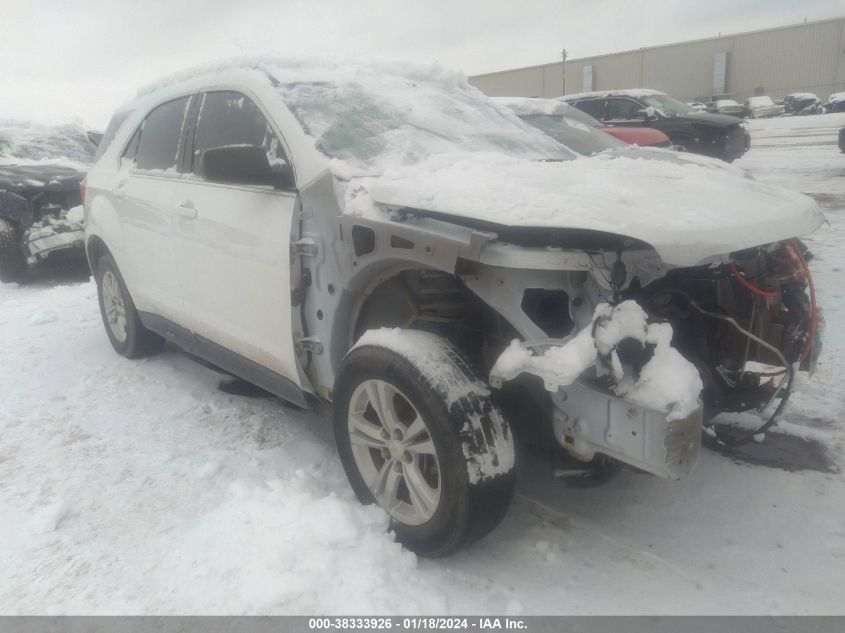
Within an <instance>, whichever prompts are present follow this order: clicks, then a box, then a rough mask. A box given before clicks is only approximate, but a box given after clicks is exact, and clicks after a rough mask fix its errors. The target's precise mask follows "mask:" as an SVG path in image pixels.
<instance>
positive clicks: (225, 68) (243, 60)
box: [138, 55, 469, 97]
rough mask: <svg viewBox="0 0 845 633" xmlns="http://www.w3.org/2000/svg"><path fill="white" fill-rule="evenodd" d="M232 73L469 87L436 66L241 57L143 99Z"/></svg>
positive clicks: (179, 76)
mask: <svg viewBox="0 0 845 633" xmlns="http://www.w3.org/2000/svg"><path fill="white" fill-rule="evenodd" d="M232 71H247V72H250V71H251V72H257V73H259V74H261V75H263V76H264V77H265V78H266V79H268V80H269V81H273V82H280V83H293V82H297V81H299V82H308V83H312V82H320V81H325V82H341V83H347V82H349V81H352V80H354V79H356V78H357V79H362V80H363V79H366V78H367V77H374V76H378V75H393V76H401V77H404V78H406V79H408V80H412V81H413V80H415V79H416V80H427V81H431V80H435V81H439V82H442V83H445V84H465V85H467V86H468V85H469V82H468V81H467V79H466V76H465V75H463V74H461V73H459V72H456V71H453V70H449V69H446V68H444V67H442V66H440V65H437V64H414V63H411V62H405V61H399V60H379V59H360V60H358V59H349V58H344V59H341V58H335V57H283V56H274V55H261V56H253V55H250V56H241V57H233V58H229V59H225V60H220V61H216V62H211V63H208V64H202V65H200V66H195V67H193V68H187V69H185V70H181V71H179V72H176V73H173V74H172V75H168V76H166V77H163V78H161V79H158V80H156V81H154V82H151V83H149V84H147V85H145V86H143V87H142V88H141V89H140V90H139V91H138V96H139V97H142V96H145V95H148V94H151V93H153V92H156V91H158V90H161V89H163V88H167V87H170V86H174V85H177V84H180V83H187V82H189V81H192V80H196V79H202V78H205V77H209V78H211V77H214V76H215V75H219V74H222V73H227V72H232Z"/></svg>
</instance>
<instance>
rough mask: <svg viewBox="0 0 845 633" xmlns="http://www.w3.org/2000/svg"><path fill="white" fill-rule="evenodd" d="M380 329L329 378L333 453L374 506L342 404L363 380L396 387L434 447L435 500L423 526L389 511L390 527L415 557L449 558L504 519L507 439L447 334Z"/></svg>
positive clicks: (509, 479) (510, 467) (510, 458)
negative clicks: (332, 384)
mask: <svg viewBox="0 0 845 633" xmlns="http://www.w3.org/2000/svg"><path fill="white" fill-rule="evenodd" d="M383 332H386V331H385V330H381V331H379V330H377V331H374V332H371V333H367V334H365V335H364V337H362V341H363V344H359V345H358V346H357V347H355V348H354V349H353V350H352V351H351V352H350V353H349V354H348V355H347V356H346V358H345V359H344V360H343V363H342V364H341V367H340V370H339V371H338V374H337V378H336V379H335V388H334V431H335V439H336V441H337V448H338V453H339V454H340V459H341V462H342V463H343V467H344V469H345V470H346V475H347V477H348V479H349V482H350V484H351V486H352V488H353V490H354V491H355V494H356V495H357V497H358V499H359V500H360V501H361V502H362V503H364V504H370V503H375V502H376V499H375V497H374V495H373V493H372V492H371V490H370V488H369V487H368V486H367V484H366V483H365V480H364V476H363V475H362V473H361V471H360V469H359V467H358V464H357V462H356V459H355V456H354V454H353V449H352V443H351V439H350V431H349V427H348V414H349V408H350V404H351V400H352V398H353V394H354V393H355V392H356V389H358V387H359V386H361V385H362V384H364V383H366V382H367V381H371V380H378V381H384V382H386V383H388V384H389V385H390V386H391V387H393V388H396V389H398V390H399V391H400V392H401V395H402V396H404V397H405V398H407V400H408V402H409V403H410V404H411V406H412V407H413V408H414V409H416V411H417V412H419V415H420V416H421V417H422V418H423V420H424V421H425V425H426V430H427V432H428V435H429V436H430V438H431V440H432V442H433V444H434V447H435V449H436V453H437V460H438V463H439V475H438V481H439V487H440V498H439V502H438V504H437V507H436V510H434V512H433V515H432V516H431V517H430V519H428V520H427V521H425V522H424V523H422V524H416V525H414V524H407V523H403V522H401V521H399V520H397V518H396V517H395V516H391V526H392V529H393V530H394V532H395V534H396V538H397V540H398V541H399V542H401V543H402V544H404V545H405V546H406V547H407V548H408V549H411V550H413V551H415V552H416V553H417V554H419V555H421V556H426V557H432V558H433V557H440V556H448V555H450V554H453V553H455V552H457V551H458V550H460V549H462V548H464V547H466V546H467V545H469V544H471V543H473V542H474V541H476V540H478V539H480V538H481V537H483V536H485V535H486V534H488V533H489V532H490V531H491V530H493V528H495V527H496V526H497V525H498V524H499V523H500V522H501V520H502V519H503V518H504V516H505V513H506V512H507V509H508V506H509V505H510V501H511V498H512V496H513V491H514V486H515V483H516V471H515V469H514V443H513V436H512V434H511V431H510V428H509V426H508V424H507V422H506V421H505V419H504V417H502V414H501V413H500V412H499V410H498V408H497V407H496V406H495V405H494V404H493V402H492V401H491V399H490V397H489V391H488V389H487V388H486V387H485V385H484V384H483V383H481V382H480V381H479V380H478V379H476V378H475V377H474V376H473V374H472V372H471V370H470V369H469V366H468V365H467V363H466V361H465V360H464V358H463V357H462V356H461V355H460V354H459V352H458V351H457V350H456V349H455V348H454V347H453V346H452V345H451V344H450V343H449V342H448V341H447V340H446V339H444V338H442V337H439V336H436V335H434V334H430V333H427V332H418V331H411V330H391V331H389V332H390V333H389V335H388V336H381V334H382V333H383ZM370 334H373V335H374V336H370ZM396 341H398V343H397V342H396ZM408 350H414V351H413V352H410V353H409V352H408ZM420 357H422V360H420ZM376 420H378V417H376ZM369 450H373V451H377V449H369ZM374 454H375V455H376V456H377V455H378V452H376V453H374ZM385 461H386V460H385ZM398 467H399V465H397V468H398ZM403 468H404V465H403ZM403 472H404V471H403ZM402 481H403V482H405V479H404V475H403V479H402ZM401 485H402V484H400V486H401ZM404 485H405V486H406V491H407V490H408V489H407V483H404ZM400 489H401V488H400ZM409 497H410V495H409Z"/></svg>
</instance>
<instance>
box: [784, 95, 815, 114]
mask: <svg viewBox="0 0 845 633" xmlns="http://www.w3.org/2000/svg"><path fill="white" fill-rule="evenodd" d="M783 106H784V113H785V114H800V115H808V114H822V113H823V112H824V107H823V106H822V102H821V100H820V99H819V98H818V97H817V96H816V95H815V94H814V93H812V92H793V93H792V94H788V95H786V96H785V97H784V98H783Z"/></svg>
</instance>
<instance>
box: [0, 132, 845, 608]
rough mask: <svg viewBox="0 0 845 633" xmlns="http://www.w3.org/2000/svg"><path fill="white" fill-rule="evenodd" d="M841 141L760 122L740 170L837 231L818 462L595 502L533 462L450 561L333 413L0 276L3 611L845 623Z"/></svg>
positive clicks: (689, 481)
mask: <svg viewBox="0 0 845 633" xmlns="http://www.w3.org/2000/svg"><path fill="white" fill-rule="evenodd" d="M841 126H845V115H823V116H815V117H800V118H798V117H796V118H782V119H776V120H767V121H754V122H752V134H753V139H754V140H753V149H752V150H751V151H750V152H749V153H748V154H747V156H746V157H745V158H743V159H742V160H740V161H738V162H737V163H736V164H737V165H739V166H741V167H744V168H746V169H748V170H750V171H751V173H752V174H753V175H754V177H755V178H757V179H758V180H762V181H770V182H773V183H777V184H780V185H783V186H787V187H791V188H794V189H797V190H800V191H803V192H805V193H809V194H811V195H813V196H815V197H816V198H817V200H819V202H820V203H821V204H822V205H823V206H824V208H825V210H826V212H827V214H828V218H829V220H830V225H829V226H825V227H823V228H822V229H820V230H819V231H818V233H817V234H816V235H814V236H813V237H811V238H810V239H808V240H807V241H808V243H809V244H810V246H811V248H812V250H813V251H814V252H815V253H816V255H817V257H816V259H815V260H814V262H813V264H812V267H813V270H814V273H815V276H816V282H817V286H818V292H819V300H820V302H821V305H822V306H823V308H824V310H825V317H826V321H827V331H826V341H825V346H826V347H825V353H824V355H823V357H822V361H821V363H820V366H819V371H818V373H817V375H816V376H815V377H814V378H813V379H812V380H807V379H804V378H802V380H801V381H800V383H799V391H798V393H797V394H796V395H795V396H794V399H793V403H792V406H791V408H790V412H789V414H788V415H787V420H788V421H787V422H785V423H784V424H783V425H782V426H783V429H782V433H786V434H788V435H791V436H797V437H799V438H809V439H811V440H813V442H814V443H813V444H809V445H807V446H809V447H810V448H808V449H806V451H804V452H802V453H801V454H800V455H797V456H794V457H795V461H794V462H791V461H790V460H791V458H792V456H791V455H790V454H789V452H788V450H787V451H786V452H784V454H783V459H782V461H783V462H784V464H783V465H784V466H785V468H774V467H770V466H766V465H759V464H757V465H752V464H750V463H748V459H751V458H753V456H751V457H748V456H747V459H739V458H731V457H727V456H725V455H722V454H717V453H714V452H710V451H704V453H703V455H702V459H701V461H700V463H699V465H698V468H697V469H696V470H695V471H694V472H693V473H692V474H691V475H690V476H688V477H687V478H685V479H683V480H681V481H678V482H668V481H662V480H659V479H656V478H654V477H651V476H646V475H638V474H634V473H630V472H624V473H622V474H621V475H619V476H618V477H617V478H616V479H613V480H612V481H610V482H609V483H607V484H605V485H604V486H601V487H598V488H592V489H573V488H567V487H565V486H564V485H563V484H562V483H561V482H559V481H556V480H553V479H551V478H550V477H549V467H548V465H547V464H546V463H545V462H544V461H542V460H540V459H538V458H537V457H534V456H532V455H531V454H530V453H526V454H525V455H523V456H522V457H523V459H522V462H521V464H520V485H519V490H518V494H517V498H516V499H515V502H514V505H513V507H512V509H511V511H510V513H509V515H508V516H507V518H506V519H505V521H504V523H503V524H502V526H501V527H500V528H499V529H498V530H496V531H495V532H494V533H493V534H492V535H490V536H489V537H488V538H486V539H485V540H484V541H482V542H481V543H479V544H477V545H476V546H474V547H472V548H471V549H470V550H468V551H466V552H464V553H461V554H459V555H457V556H455V557H453V558H450V559H447V560H437V561H428V560H417V559H416V557H415V556H414V555H413V554H410V553H408V552H405V551H403V550H402V548H401V547H400V546H398V545H397V544H395V543H393V542H392V539H391V537H390V535H389V534H386V533H385V526H386V524H387V521H386V519H385V517H384V515H383V513H381V512H380V511H379V510H377V509H376V508H373V507H369V508H364V507H361V506H360V505H358V503H357V502H356V501H355V500H354V498H353V496H352V493H351V492H350V491H349V488H348V485H347V483H346V480H345V477H344V475H343V472H342V470H341V467H340V465H339V463H338V461H337V459H336V458H335V453H334V447H333V444H332V439H331V431H330V424H329V420H328V418H327V417H325V416H324V415H319V414H315V413H302V412H298V411H295V410H292V409H289V408H286V407H285V406H283V405H282V404H281V403H280V402H279V401H277V400H275V399H270V398H249V397H244V396H233V395H227V394H226V393H223V392H221V391H219V390H218V389H217V384H218V381H219V379H220V375H219V374H217V373H216V372H214V371H213V370H211V369H208V368H207V367H205V366H204V365H201V364H199V363H197V362H195V361H194V360H192V359H191V358H189V357H187V356H186V355H184V354H182V353H181V352H179V351H177V350H175V349H170V348H168V349H166V350H165V352H164V353H163V354H162V355H160V356H158V357H155V358H151V359H147V360H143V361H128V360H125V359H123V358H120V357H118V356H117V355H116V354H114V352H113V351H112V350H111V347H110V346H109V344H108V341H107V339H106V336H105V334H104V332H103V330H102V325H101V323H100V317H99V314H98V309H97V302H96V290H95V287H94V286H93V284H91V283H76V284H59V283H56V282H49V281H41V282H38V283H36V284H34V285H30V286H27V287H18V286H15V285H9V284H6V285H0V613H4V614H10V613H51V614H55V613H304V612H320V613H326V612H331V613H340V612H344V613H422V612H427V613H432V612H437V613H447V612H451V613H502V612H508V613H523V614H540V613H731V614H733V613H778V614H786V613H789V614H801V613H816V614H834V613H835V614H842V613H845V603H843V601H842V586H841V584H842V579H843V578H845V477H843V474H842V473H841V471H840V467H841V466H842V464H843V456H842V448H843V445H845V431H843V423H842V420H843V417H844V415H845V396H843V390H842V384H841V380H842V378H843V376H845V371H843V370H845V367H843V362H845V335H843V329H845V249H843V246H842V245H843V244H844V243H845V156H843V155H841V154H840V153H839V151H838V149H837V148H836V145H835V142H836V130H838V128H839V127H841ZM782 438H783V436H781V440H782ZM776 440H777V436H772V435H771V434H770V438H769V439H768V440H767V442H773V444H772V445H775V446H776V445H777V444H776V443H775V441H776ZM766 446H767V444H765V443H764V444H761V445H755V446H754V447H752V449H753V450H761V451H763V452H762V453H761V455H763V457H764V458H765V457H766V453H765V451H766V449H765V448H761V447H766ZM786 446H787V449H788V447H789V446H790V444H789V443H787V444H786ZM802 446H803V445H802ZM752 449H749V450H752ZM813 451H818V453H815V452H813ZM758 457H759V455H758ZM752 461H753V459H752ZM764 461H765V459H764ZM796 464H799V465H800V464H804V465H810V466H815V467H816V468H818V470H813V469H809V470H797V471H790V470H788V468H789V467H790V466H791V465H792V466H794V465H796Z"/></svg>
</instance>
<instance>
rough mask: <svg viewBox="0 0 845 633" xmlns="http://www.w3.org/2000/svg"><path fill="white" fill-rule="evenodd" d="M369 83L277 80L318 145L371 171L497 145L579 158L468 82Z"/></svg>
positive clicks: (500, 149) (514, 152)
mask: <svg viewBox="0 0 845 633" xmlns="http://www.w3.org/2000/svg"><path fill="white" fill-rule="evenodd" d="M370 79H371V81H368V82H367V83H359V82H356V81H350V82H348V83H342V84H341V83H339V84H335V83H328V82H326V83H322V82H321V83H295V84H281V85H279V86H278V87H277V89H278V90H279V92H280V93H281V95H282V97H283V99H284V100H285V103H286V104H287V105H288V107H289V108H290V109H291V111H292V112H293V114H294V116H295V117H296V118H297V119H298V121H299V123H300V125H301V126H302V128H303V129H304V131H305V132H306V134H308V135H309V136H312V137H314V138H315V139H316V145H317V149H319V150H320V152H322V153H323V154H325V155H326V156H329V157H331V158H336V159H340V160H343V161H345V162H348V163H350V164H352V165H355V166H357V167H360V168H362V169H365V170H367V171H368V172H373V171H382V170H384V169H389V168H391V167H397V166H400V165H411V164H414V163H417V162H420V161H422V160H424V159H426V158H428V157H429V156H431V155H433V154H441V153H454V152H495V153H497V154H502V153H504V154H508V155H510V156H514V157H520V158H527V159H534V160H570V159H574V158H575V154H573V153H572V152H571V151H570V150H568V149H567V148H566V147H564V146H562V145H561V144H560V143H558V142H556V141H554V140H553V139H552V138H550V137H548V136H546V135H545V134H542V133H541V132H540V131H538V130H535V129H534V128H532V127H530V126H528V125H526V124H524V123H522V122H521V121H520V120H519V119H518V118H517V117H516V116H515V115H513V114H512V113H510V111H508V110H507V109H506V108H505V107H504V106H499V105H496V104H495V103H493V102H492V101H490V100H489V99H488V98H486V97H484V96H483V95H482V94H481V93H479V92H478V91H477V90H475V89H474V88H471V87H469V86H467V85H465V84H464V85H461V84H458V85H444V84H443V83H439V82H433V81H432V82H426V81H424V80H415V81H411V80H409V79H407V78H403V77H396V76H383V77H379V78H378V79H372V78H370Z"/></svg>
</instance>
